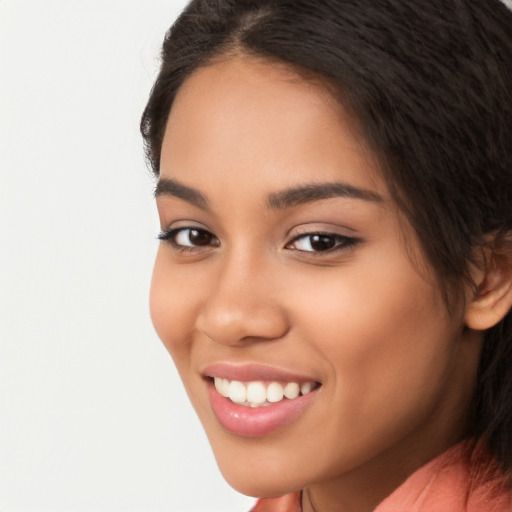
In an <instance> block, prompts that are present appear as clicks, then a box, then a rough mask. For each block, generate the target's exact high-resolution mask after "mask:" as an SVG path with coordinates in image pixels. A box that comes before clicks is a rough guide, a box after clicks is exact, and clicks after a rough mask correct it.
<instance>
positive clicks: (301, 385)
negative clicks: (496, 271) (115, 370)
mask: <svg viewBox="0 0 512 512" xmlns="http://www.w3.org/2000/svg"><path fill="white" fill-rule="evenodd" d="M357 133H358V131H357V129H356V124H355V123H354V122H353V120H351V119H350V118H349V117H348V115H346V114H345V113H344V111H343V110H342V109H341V108H340V107H339V105H337V104H336V103H335V102H334V101H333V100H332V99H331V97H330V96H329V95H328V94H327V93H326V92H324V91H323V89H322V88H321V87H320V86H319V84H314V83H312V82H306V81H304V80H303V79H301V78H299V77H298V76H296V75H295V74H293V72H292V71H290V70H287V69H286V68H285V67H284V66H281V67H279V66H277V65H276V64H269V63H265V62H264V61H261V60H256V59H251V58H245V59H243V58H232V59H228V60H224V61H222V62H218V63H216V64H213V65H210V66H206V67H203V68H201V69H199V70H198V71H196V72H195V73H194V74H193V75H192V76H191V77H190V78H189V79H188V80H187V81H186V82H185V84H184V85H183V86H182V88H181V89H180V91H179V93H178V96H177V98H176V101H175V103H174V105H173V108H172V111H171V113H170V117H169V121H168V125H167V130H166V133H165V138H164V142H163V148H162V159H161V176H160V182H159V185H158V187H157V204H158V212H159V217H160V222H161V227H162V231H163V233H162V238H165V240H164V241H163V242H162V243H161V245H160V248H159V250H158V255H157V259H156V263H155V269H154V275H153V282H152V290H151V313H152V318H153V322H154V325H155V327H156V330H157V332H158V334H159V336H160V337H161V339H162V341H163V343H164V344H165V346H166V347H167V349H168V350H169V352H170V354H171V355H172V357H173V359H174V361H175V363H176V366H177V368H178V370H179V372H180V375H181V377H182V379H183V382H184V384H185V387H186V390H187V392H188V395H189V397H190V399H191V401H192V403H193V405H194V407H195V409H196V411H197V413H198V415H199V417H200V419H201V421H202V423H203V425H204V428H205V429H206V433H207V435H208V438H209V440H210V442H211V445H212V447H213V450H214V452H215V455H216V458H217V460H218V463H219V466H220V469H221V470H222V472H223V473H224V476H225V477H226V478H227V480H228V481H229V482H230V483H231V484H232V485H233V486H234V487H235V488H237V489H238V490H240V491H241V492H244V493H246V494H251V495H255V496H272V495H279V494H283V493H286V492H289V491H293V490H297V489H300V488H304V487H307V486H314V485H318V486H320V485H330V484H331V483H333V482H336V485H337V486H338V487H340V486H341V487H342V483H343V482H345V483H346V484H347V485H348V484H349V483H350V485H351V486H352V487H354V486H355V487H356V486H357V482H359V480H358V475H359V476H361V475H365V476H364V478H366V479H368V478H371V477H372V475H374V476H375V477H376V481H379V486H384V487H385V486H386V485H387V484H386V482H388V480H389V479H394V480H397V479H398V480H400V479H403V478H404V476H405V475H407V473H408V471H410V470H411V469H414V468H415V467H417V466H418V465H420V464H421V463H423V462H425V461H426V460H428V459H429V458H431V457H433V456H434V455H436V454H437V453H439V452H440V451H442V450H443V449H444V448H446V447H447V446H449V445H451V444H453V443H454V442H455V441H456V440H457V439H459V438H460V436H461V435H462V433H463V424H464V417H465V413H466V410H467V404H468V401H469V399H470V396H471V389H472V382H473V381H474V378H475V376H474V374H475V369H476V363H477V359H478V344H477V343H475V342H474V341H472V340H471V339H469V338H468V337H467V336H466V334H465V330H464V329H463V328H462V325H461V321H460V316H458V317H457V318H456V319H454V318H451V317H450V316H449V315H448V314H447V311H446V305H445V303H444V302H443V299H442V295H441V293H440V290H439V286H438V284H437V282H436V279H435V277H434V274H433V272H432V271H431V270H430V268H429V266H428V265H427V264H425V262H424V261H423V260H422V257H421V251H420V249H419V246H418V242H417V239H416V237H415V235H414V233H413V232H412V230H411V228H410V227H409V225H408V223H407V221H406V220H405V219H404V218H402V217H401V215H400V214H399V212H398V211H397V209H396V207H395V204H394V203H393V201H392V200H391V199H390V196H389V193H388V190H387V188H386V186H385V184H384V182H383V180H382V179H381V178H380V175H379V171H378V168H377V164H376V162H375V159H374V158H372V155H371V153H370V152H369V151H368V150H367V149H365V147H364V145H363V143H362V142H361V139H360V138H359V137H358V135H357ZM215 378H216V380H217V387H218V389H217V388H216V387H215V385H214V379H215ZM301 389H302V391H301ZM283 394H285V395H286V396H284V397H283ZM224 395H229V396H228V397H226V396H224ZM287 397H288V398H287ZM383 468H385V470H383ZM397 475H398V476H397ZM377 477H378V478H377ZM395 484H396V482H395V483H393V484H391V483H389V485H391V486H393V485H395ZM341 487H340V488H341ZM355 487H354V488H355Z"/></svg>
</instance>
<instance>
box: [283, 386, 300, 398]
mask: <svg viewBox="0 0 512 512" xmlns="http://www.w3.org/2000/svg"><path fill="white" fill-rule="evenodd" d="M299 394H300V387H299V385H298V384H297V383H296V382H288V384H286V386H285V387H284V396H285V397H286V398H289V399H290V400H293V399H294V398H297V397H298V396H299Z"/></svg>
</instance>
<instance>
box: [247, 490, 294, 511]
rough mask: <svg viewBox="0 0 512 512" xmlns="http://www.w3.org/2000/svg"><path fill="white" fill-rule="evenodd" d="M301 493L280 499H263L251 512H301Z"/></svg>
mask: <svg viewBox="0 0 512 512" xmlns="http://www.w3.org/2000/svg"><path fill="white" fill-rule="evenodd" d="M301 510H302V507H301V500H300V492H294V493H292V494H287V495H286V496H280V497H279V498H262V499H260V500H258V502H257V503H256V505H255V506H254V507H253V508H252V509H251V511H250V512H301Z"/></svg>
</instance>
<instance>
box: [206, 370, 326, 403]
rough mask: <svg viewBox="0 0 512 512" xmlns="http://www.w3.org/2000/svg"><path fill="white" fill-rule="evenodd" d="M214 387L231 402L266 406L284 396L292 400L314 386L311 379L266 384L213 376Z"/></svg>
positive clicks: (306, 392) (305, 393)
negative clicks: (300, 381) (300, 382)
mask: <svg viewBox="0 0 512 512" xmlns="http://www.w3.org/2000/svg"><path fill="white" fill-rule="evenodd" d="M214 384H215V389H216V390H217V391H218V392H219V393H220V394H221V395H222V396H224V397H226V398H229V399H230V400H231V401H232V402H234V403H236V404H240V405H245V406H248V407H261V406H267V405H270V404H272V403H276V402H280V401H281V400H283V399H284V398H287V399H288V400H293V399H294V398H297V397H298V396H300V395H301V394H302V395H307V394H308V393H309V392H311V391H312V390H313V389H314V388H315V387H316V383H315V382H313V381H308V382H303V383H302V384H300V385H299V384H298V383H297V382H288V383H286V384H281V383H280V382H270V383H269V384H268V385H265V383H263V382H261V381H253V382H245V383H244V382H240V381H237V380H232V381H230V380H228V379H222V378H220V377H215V378H214Z"/></svg>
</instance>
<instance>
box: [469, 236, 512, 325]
mask: <svg viewBox="0 0 512 512" xmlns="http://www.w3.org/2000/svg"><path fill="white" fill-rule="evenodd" d="M484 253H485V256H486V258H482V260H486V261H485V263H484V262H482V265H479V267H480V268H475V271H474V272H473V277H474V281H475V283H476V285H477V288H476V292H475V293H474V294H473V296H472V297H471V299H470V301H468V303H467V305H466V314H465V317H464V318H465V323H466V325H467V326H468V327H469V328H470V329H474V330H477V331H484V330H486V329H490V328H491V327H493V326H494V325H496V324H497V323H499V322H500V321H501V320H502V319H503V318H504V317H505V315H506V314H507V313H508V312H509V310H510V309H511V307H512V250H511V248H510V245H509V244H508V243H504V244H500V247H499V248H496V247H495V248H494V250H493V251H491V250H490V249H484Z"/></svg>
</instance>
